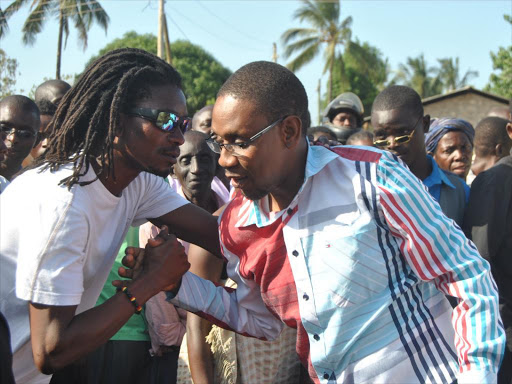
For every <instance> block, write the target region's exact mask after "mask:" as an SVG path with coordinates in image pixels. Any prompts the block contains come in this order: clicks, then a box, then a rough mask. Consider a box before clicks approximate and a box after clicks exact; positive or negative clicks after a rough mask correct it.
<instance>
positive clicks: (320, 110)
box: [316, 79, 322, 125]
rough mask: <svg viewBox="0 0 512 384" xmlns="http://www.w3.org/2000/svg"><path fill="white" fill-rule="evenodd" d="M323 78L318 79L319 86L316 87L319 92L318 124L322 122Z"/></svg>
mask: <svg viewBox="0 0 512 384" xmlns="http://www.w3.org/2000/svg"><path fill="white" fill-rule="evenodd" d="M321 80H322V79H318V86H317V87H316V92H317V93H318V125H320V124H322V108H321V106H322V100H321V99H320V89H321Z"/></svg>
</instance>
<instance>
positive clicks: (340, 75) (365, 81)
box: [322, 40, 389, 115]
mask: <svg viewBox="0 0 512 384" xmlns="http://www.w3.org/2000/svg"><path fill="white" fill-rule="evenodd" d="M388 74H389V66H388V62H387V59H385V58H384V57H383V55H382V52H380V50H379V49H378V48H376V47H373V46H371V45H370V44H369V43H367V42H364V43H360V42H359V41H358V40H356V41H351V42H350V43H349V44H348V45H347V47H346V49H345V52H344V53H343V56H338V57H336V61H335V64H334V71H333V95H334V96H336V95H339V94H341V93H343V92H353V93H355V94H356V95H357V96H359V98H360V99H361V101H362V102H363V105H364V110H365V114H366V115H369V113H370V110H371V106H372V103H373V100H374V99H375V97H376V96H377V95H378V94H379V92H380V91H381V90H382V89H384V87H385V84H386V81H387V79H388ZM326 96H327V95H326ZM330 101H331V100H330V99H328V98H327V97H326V98H325V99H324V100H323V103H322V104H323V105H322V109H323V108H325V106H326V105H327V104H328V103H329V102H330Z"/></svg>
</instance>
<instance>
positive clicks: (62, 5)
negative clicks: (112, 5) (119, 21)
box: [0, 0, 110, 79]
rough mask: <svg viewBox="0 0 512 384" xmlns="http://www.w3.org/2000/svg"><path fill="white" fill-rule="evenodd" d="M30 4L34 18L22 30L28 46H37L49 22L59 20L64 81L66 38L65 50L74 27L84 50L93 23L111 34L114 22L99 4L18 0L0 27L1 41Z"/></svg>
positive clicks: (79, 0)
mask: <svg viewBox="0 0 512 384" xmlns="http://www.w3.org/2000/svg"><path fill="white" fill-rule="evenodd" d="M28 3H31V4H30V14H29V15H28V17H27V20H25V23H24V24H23V28H22V32H23V37H22V40H23V43H24V44H27V45H33V44H34V43H35V42H36V36H37V35H38V34H39V33H40V32H41V31H42V30H43V27H44V24H45V22H46V20H48V19H51V18H56V19H57V20H58V23H59V35H58V42H57V71H56V72H57V73H56V77H57V79H59V78H60V66H61V53H62V38H63V37H64V39H65V42H64V46H65V45H66V42H67V39H68V36H69V26H70V24H71V23H73V24H74V27H75V29H76V30H77V32H78V41H79V42H80V43H81V44H82V46H83V48H84V50H85V49H86V48H87V35H88V32H89V29H90V28H91V26H92V24H93V23H97V24H98V25H100V26H101V27H102V28H103V29H104V30H105V33H106V32H107V27H108V23H109V21H110V19H109V17H108V15H107V13H106V12H105V10H104V9H103V8H102V6H101V5H100V3H99V1H97V0H14V1H13V2H12V3H11V4H10V5H9V6H8V7H7V8H6V9H5V11H4V12H3V15H4V16H5V19H3V20H4V21H5V22H4V23H3V24H4V25H2V23H0V38H1V37H2V36H4V35H5V31H6V30H7V22H6V20H7V19H8V18H9V17H11V16H12V15H13V14H14V13H16V12H17V11H19V10H20V9H21V8H22V7H23V6H24V5H26V4H28ZM0 13H1V12H0Z"/></svg>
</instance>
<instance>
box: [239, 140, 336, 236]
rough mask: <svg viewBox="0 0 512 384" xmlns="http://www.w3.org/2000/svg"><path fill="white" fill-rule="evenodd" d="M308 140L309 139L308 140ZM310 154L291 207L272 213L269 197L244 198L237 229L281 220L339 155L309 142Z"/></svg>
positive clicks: (265, 224) (259, 226) (260, 225)
mask: <svg viewBox="0 0 512 384" xmlns="http://www.w3.org/2000/svg"><path fill="white" fill-rule="evenodd" d="M306 140H307V138H306ZM307 150H308V154H307V158H306V168H305V170H304V182H303V183H302V186H301V188H300V190H299V192H298V193H297V195H296V196H295V198H294V199H293V201H292V202H291V203H290V205H289V206H288V207H287V208H286V209H283V210H282V211H279V212H270V210H269V206H268V197H267V196H265V197H263V198H262V199H260V200H256V201H251V200H249V199H247V198H246V197H245V196H244V197H243V203H242V206H241V208H240V211H239V215H238V216H239V220H238V221H237V223H236V224H235V227H238V228H240V227H247V226H249V225H253V224H254V225H256V226H257V227H258V228H261V227H265V226H267V225H270V224H272V223H274V222H275V221H276V220H277V219H279V218H280V217H281V216H282V215H283V214H284V213H285V212H286V211H287V210H288V209H290V208H292V209H293V208H294V207H295V206H296V205H297V199H298V196H299V195H300V193H301V192H302V190H303V189H304V186H305V185H306V183H307V182H308V180H309V179H310V178H311V177H313V176H314V175H316V174H317V173H318V172H320V171H321V170H322V169H323V168H324V167H325V166H326V165H327V164H329V163H330V162H331V161H332V160H334V159H336V158H337V157H338V155H337V154H336V153H334V152H333V151H331V150H329V149H327V148H325V147H322V146H319V145H313V146H310V145H309V141H308V148H307Z"/></svg>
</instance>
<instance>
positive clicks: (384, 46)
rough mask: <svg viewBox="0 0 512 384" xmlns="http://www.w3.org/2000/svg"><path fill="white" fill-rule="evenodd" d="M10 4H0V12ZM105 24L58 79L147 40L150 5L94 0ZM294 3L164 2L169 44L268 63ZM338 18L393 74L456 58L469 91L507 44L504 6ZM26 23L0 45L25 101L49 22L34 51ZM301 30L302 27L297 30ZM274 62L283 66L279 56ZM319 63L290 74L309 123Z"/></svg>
mask: <svg viewBox="0 0 512 384" xmlns="http://www.w3.org/2000/svg"><path fill="white" fill-rule="evenodd" d="M10 2H11V1H10V0H7V1H5V0H0V6H1V7H2V9H5V8H6V7H7V6H8V5H9V4H10ZM100 2H101V4H102V6H103V7H104V8H105V10H106V11H107V13H108V14H109V16H110V26H109V29H108V32H107V35H105V33H104V32H103V30H101V29H100V28H99V27H97V26H93V28H92V29H91V31H90V33H89V45H88V48H87V49H86V50H85V51H83V50H82V49H81V47H79V45H78V42H77V39H76V33H75V31H73V30H72V31H71V33H70V37H69V40H68V44H67V47H66V49H65V50H64V52H63V62H62V73H63V74H74V73H78V72H81V71H82V70H83V68H84V64H85V63H86V62H87V61H88V60H89V58H90V57H91V56H92V55H94V54H96V53H97V52H98V50H99V49H101V48H102V47H103V46H105V44H107V43H108V42H110V41H111V40H113V39H115V38H117V37H121V36H122V35H123V34H124V33H125V32H127V31H130V30H135V31H137V32H139V33H154V34H156V30H157V11H158V1H157V0H151V1H138V0H102V1H100ZM299 6H300V2H299V1H292V0H287V1H278V0H265V1H250V0H245V1H241V0H239V1H237V0H230V1H215V0H203V1H197V0H188V1H167V3H166V14H167V17H168V26H169V34H170V39H171V40H175V39H185V40H189V41H190V42H192V43H194V44H198V45H200V46H202V47H203V48H204V49H206V50H207V51H209V52H210V53H211V54H212V55H213V56H214V57H215V58H217V59H218V60H219V61H220V62H221V63H222V64H223V65H225V66H226V67H228V68H230V69H231V70H236V69H237V68H239V67H240V66H242V65H244V64H246V63H248V62H251V61H255V60H270V59H271V57H272V43H273V42H276V43H277V46H278V55H279V54H280V53H281V52H282V50H283V49H282V44H281V43H280V36H281V34H282V33H283V32H284V31H285V30H286V29H288V28H291V27H295V26H298V25H300V24H298V22H296V21H294V19H293V13H294V11H295V10H296V9H297V8H298V7H299ZM341 12H342V17H343V18H344V17H347V16H352V18H353V24H352V36H353V38H358V39H359V40H360V41H368V42H369V43H370V44H372V45H374V46H376V47H377V48H379V49H380V50H381V51H382V53H383V54H384V56H385V57H387V58H388V60H389V63H390V64H391V69H392V70H396V69H397V66H398V63H403V62H405V60H406V58H407V57H408V56H410V57H415V56H417V55H419V54H421V53H424V54H425V57H426V59H427V62H428V63H429V64H430V65H436V64H437V59H438V58H445V57H459V58H460V64H461V67H462V70H463V72H464V71H466V70H468V69H472V70H476V71H478V72H479V76H478V77H477V78H475V79H474V80H473V81H472V82H471V83H472V85H474V86H476V87H477V88H482V87H484V86H485V84H486V83H487V81H488V79H489V74H490V73H491V72H492V62H491V58H490V55H489V53H490V52H491V51H493V52H494V51H497V50H498V48H499V47H500V46H507V45H510V44H512V28H511V27H510V24H508V23H506V22H505V21H504V20H503V14H505V13H507V14H511V13H512V1H511V0H504V1H501V0H485V1H443V0H436V1H432V0H430V1H421V0H410V1H407V0H401V1H384V0H373V1H365V0H360V1H356V0H348V1H347V0H344V1H342V8H341ZM27 15H28V7H26V8H23V9H22V10H21V11H20V12H19V13H18V14H16V15H14V16H13V17H12V18H11V19H10V20H9V33H8V34H7V35H6V37H5V38H4V39H2V40H0V48H2V49H3V50H5V51H6V53H7V55H8V56H10V57H13V58H16V59H17V60H18V62H19V72H20V75H19V76H18V82H17V88H18V89H23V90H24V91H25V92H26V93H27V92H28V91H29V90H30V89H31V88H32V86H33V85H34V84H39V83H40V82H41V81H42V80H43V78H44V77H53V76H54V75H55V52H56V46H57V22H56V20H53V19H49V20H47V22H46V24H45V26H44V29H43V31H42V33H41V34H40V35H39V36H38V37H37V41H36V44H35V45H34V46H24V45H23V44H22V41H21V28H22V25H23V22H24V20H25V19H26V17H27ZM304 26H306V25H304ZM278 62H279V63H281V64H285V63H286V61H285V59H284V58H283V57H282V56H280V57H279V59H278ZM322 70H323V63H322V57H319V58H318V59H316V60H315V61H313V62H312V63H311V64H309V65H307V66H306V67H304V69H302V70H300V71H298V72H297V76H298V77H299V78H300V79H301V81H302V82H303V83H304V86H305V87H306V91H307V92H308V96H309V103H310V110H311V114H312V116H313V117H314V116H317V114H318V112H317V104H318V100H317V92H316V88H317V84H318V80H319V79H320V78H321V79H322V92H324V91H325V86H326V79H327V77H326V75H323V76H322Z"/></svg>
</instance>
